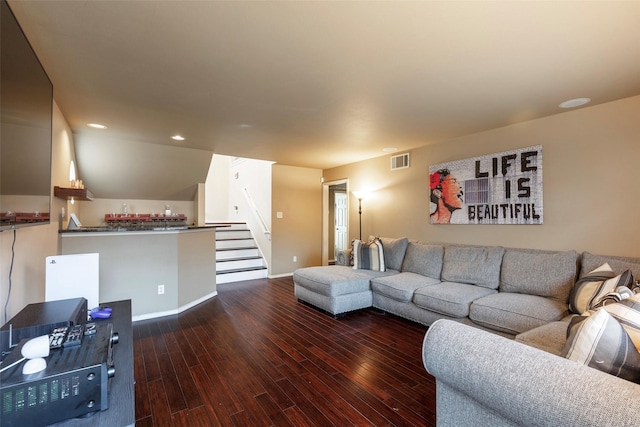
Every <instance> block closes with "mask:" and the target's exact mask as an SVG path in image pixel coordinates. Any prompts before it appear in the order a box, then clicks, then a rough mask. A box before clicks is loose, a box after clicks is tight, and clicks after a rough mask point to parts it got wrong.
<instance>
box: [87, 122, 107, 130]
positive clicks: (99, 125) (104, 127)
mask: <svg viewBox="0 0 640 427" xmlns="http://www.w3.org/2000/svg"><path fill="white" fill-rule="evenodd" d="M87 126H89V127H90V128H94V129H106V128H107V127H106V126H105V125H101V124H100V123H87Z"/></svg>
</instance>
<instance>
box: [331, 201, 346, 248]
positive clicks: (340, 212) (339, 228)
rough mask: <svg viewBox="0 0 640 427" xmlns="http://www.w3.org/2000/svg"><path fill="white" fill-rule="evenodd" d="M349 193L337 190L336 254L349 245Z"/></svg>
mask: <svg viewBox="0 0 640 427" xmlns="http://www.w3.org/2000/svg"><path fill="white" fill-rule="evenodd" d="M347 202H348V200H347V193H345V192H336V196H335V203H334V209H335V216H334V222H335V227H334V228H335V240H334V242H335V249H334V256H335V254H337V253H338V251H341V250H343V249H346V248H347V247H348V242H347V240H348V238H347V221H348V218H347Z"/></svg>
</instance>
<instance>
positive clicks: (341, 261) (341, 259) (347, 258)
mask: <svg viewBox="0 0 640 427" xmlns="http://www.w3.org/2000/svg"><path fill="white" fill-rule="evenodd" d="M336 265H351V248H348V249H344V250H342V251H338V253H337V254H336Z"/></svg>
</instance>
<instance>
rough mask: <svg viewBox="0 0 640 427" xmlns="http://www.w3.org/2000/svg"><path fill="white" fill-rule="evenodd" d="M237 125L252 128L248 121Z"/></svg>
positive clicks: (242, 127)
mask: <svg viewBox="0 0 640 427" xmlns="http://www.w3.org/2000/svg"><path fill="white" fill-rule="evenodd" d="M238 127H239V128H240V129H249V128H252V127H253V125H250V124H249V123H242V124H239V125H238Z"/></svg>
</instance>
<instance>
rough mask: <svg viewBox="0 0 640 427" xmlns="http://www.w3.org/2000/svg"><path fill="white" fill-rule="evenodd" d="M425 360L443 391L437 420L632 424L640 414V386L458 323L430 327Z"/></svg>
mask: <svg viewBox="0 0 640 427" xmlns="http://www.w3.org/2000/svg"><path fill="white" fill-rule="evenodd" d="M422 358H423V364H424V367H425V369H426V370H427V371H428V372H429V373H431V375H433V376H435V377H436V384H438V385H437V392H438V394H440V395H441V396H438V397H437V403H438V406H437V418H438V420H437V421H438V426H456V427H465V426H479V425H491V426H511V425H519V426H543V427H544V426H549V427H557V426H563V427H573V426H576V427H578V426H580V427H584V426H594V427H595V426H598V427H600V426H617V427H631V426H636V425H638V420H639V419H640V405H638V396H640V385H638V384H634V383H632V382H629V381H626V380H623V379H620V378H616V377H614V376H613V375H609V374H605V373H604V372H600V371H597V370H595V369H592V368H589V367H587V366H584V365H580V364H577V363H575V362H572V361H570V360H566V359H563V358H561V357H558V356H555V355H553V354H550V353H547V352H544V351H541V350H538V349H536V348H533V347H529V346H526V345H523V344H521V343H518V342H516V341H512V340H508V339H505V338H502V337H499V336H497V335H495V334H491V333H488V332H484V331H481V330H478V329H476V328H470V327H468V326H465V325H462V324H460V323H457V322H452V321H449V320H438V321H437V322H435V323H434V324H433V325H432V326H431V327H430V328H429V330H428V331H427V333H426V335H425V339H424V343H423V347H422ZM440 383H443V386H440ZM467 408H468V409H467ZM467 410H468V411H469V412H468V413H466V412H467ZM479 420H486V423H485V422H482V423H479Z"/></svg>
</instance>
